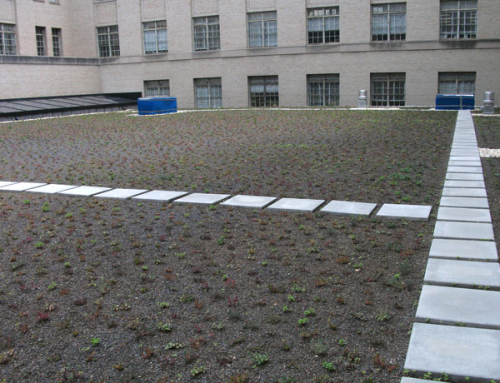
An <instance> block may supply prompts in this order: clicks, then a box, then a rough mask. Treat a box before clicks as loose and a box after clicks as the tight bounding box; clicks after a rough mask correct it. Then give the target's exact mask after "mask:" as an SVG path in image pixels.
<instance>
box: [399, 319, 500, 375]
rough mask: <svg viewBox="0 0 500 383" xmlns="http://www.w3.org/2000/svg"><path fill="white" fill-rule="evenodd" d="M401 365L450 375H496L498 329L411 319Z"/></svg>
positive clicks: (499, 369) (498, 368) (499, 368)
mask: <svg viewBox="0 0 500 383" xmlns="http://www.w3.org/2000/svg"><path fill="white" fill-rule="evenodd" d="M404 368H405V369H406V370H415V371H418V372H420V373H424V374H426V373H427V372H431V373H434V374H441V373H443V372H446V374H448V375H449V376H450V378H451V379H456V378H457V377H461V378H462V381H463V377H466V376H467V377H469V378H470V380H471V381H472V382H474V381H475V380H474V379H486V380H487V381H489V380H491V379H494V380H498V379H500V331H498V330H487V329H477V328H467V327H457V326H439V325H434V324H424V323H415V324H414V325H413V330H412V333H411V338H410V346H409V347H408V353H407V355H406V361H405V365H404Z"/></svg>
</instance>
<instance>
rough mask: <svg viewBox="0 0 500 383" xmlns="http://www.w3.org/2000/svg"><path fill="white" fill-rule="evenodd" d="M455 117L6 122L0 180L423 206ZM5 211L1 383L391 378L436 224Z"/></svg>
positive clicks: (199, 212)
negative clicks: (406, 203)
mask: <svg viewBox="0 0 500 383" xmlns="http://www.w3.org/2000/svg"><path fill="white" fill-rule="evenodd" d="M455 118H456V114H455V113H432V112H381V111H377V112H340V111H335V112H331V111H329V112H326V111H321V112H317V111H316V112H313V111H293V112H285V111H244V112H211V113H192V114H179V115H175V116H163V117H154V118H146V119H142V118H135V117H129V116H126V115H124V114H106V115H101V116H85V117H73V118H64V119H54V120H41V121H32V122H23V123H15V124H2V125H0V137H1V140H2V143H1V144H2V148H5V150H2V152H1V154H0V156H1V157H0V164H1V165H0V179H3V180H12V181H39V182H49V181H50V182H53V183H73V184H89V185H99V184H101V185H105V186H110V187H137V188H151V189H155V188H156V189H169V190H182V189H185V190H187V189H189V190H190V191H210V192H225V193H231V194H235V193H245V194H257V195H274V196H288V197H308V198H323V199H327V200H329V199H350V200H355V201H370V202H377V203H385V202H403V201H408V203H412V204H435V203H437V201H438V198H439V194H440V192H441V188H442V183H443V180H444V175H445V169H446V164H447V161H448V155H449V146H450V142H451V136H452V133H453V126H454V122H455ZM398 192H399V193H398ZM405 197H410V198H409V199H408V198H405ZM0 216H1V219H0V233H1V235H0V259H1V262H0V323H1V324H0V381H2V379H4V381H5V382H6V383H7V382H9V383H10V382H16V383H17V382H69V381H76V382H80V381H81V382H191V381H198V382H266V383H267V382H280V383H281V382H345V383H352V382H363V383H368V382H376V383H396V382H399V381H400V379H401V376H402V374H403V364H404V359H405V356H406V350H407V347H408V341H409V331H410V330H411V326H412V323H413V319H414V316H415V310H416V305H417V302H418V298H419V290H420V287H421V285H422V279H423V270H424V268H425V264H426V261H427V256H428V251H429V247H430V241H431V236H432V231H433V227H434V223H435V218H434V215H433V216H432V217H431V220H430V221H429V222H412V221H404V220H391V221H388V220H387V221H386V220H380V219H377V218H376V217H372V218H350V217H338V216H333V215H328V214H322V213H314V214H299V213H286V212H275V211H269V210H251V209H238V208H228V207H223V206H212V207H208V206H198V205H181V204H175V203H174V204H165V203H153V202H139V203H138V202H137V201H131V200H127V201H118V200H99V199H96V198H71V197H65V196H51V195H39V194H36V193H7V192H1V193H0Z"/></svg>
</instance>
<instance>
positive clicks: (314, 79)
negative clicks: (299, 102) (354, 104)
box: [307, 74, 339, 106]
mask: <svg viewBox="0 0 500 383" xmlns="http://www.w3.org/2000/svg"><path fill="white" fill-rule="evenodd" d="M307 97H308V102H307V104H308V105H309V106H338V105H339V75H338V74H324V75H308V76H307Z"/></svg>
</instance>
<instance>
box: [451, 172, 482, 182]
mask: <svg viewBox="0 0 500 383" xmlns="http://www.w3.org/2000/svg"><path fill="white" fill-rule="evenodd" d="M446 179H447V180H455V181H484V177H483V175H482V174H472V173H446Z"/></svg>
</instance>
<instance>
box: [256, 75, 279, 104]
mask: <svg viewBox="0 0 500 383" xmlns="http://www.w3.org/2000/svg"><path fill="white" fill-rule="evenodd" d="M248 83H249V88H250V106H257V107H259V106H279V104H280V103H279V87H278V76H266V77H249V78H248Z"/></svg>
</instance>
